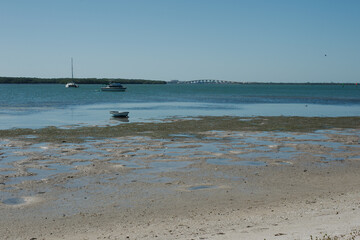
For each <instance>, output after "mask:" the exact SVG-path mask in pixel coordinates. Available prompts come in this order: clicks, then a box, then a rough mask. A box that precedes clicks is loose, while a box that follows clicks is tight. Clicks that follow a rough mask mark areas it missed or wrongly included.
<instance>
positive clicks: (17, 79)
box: [0, 77, 166, 84]
mask: <svg viewBox="0 0 360 240" xmlns="http://www.w3.org/2000/svg"><path fill="white" fill-rule="evenodd" d="M68 82H75V83H77V84H108V83H110V82H116V83H121V84H166V81H160V80H145V79H123V78H31V77H0V84H1V83H16V84H19V83H24V84H37V83H49V84H51V83H57V84H66V83H68Z"/></svg>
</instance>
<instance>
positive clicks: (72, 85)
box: [65, 82, 79, 88]
mask: <svg viewBox="0 0 360 240" xmlns="http://www.w3.org/2000/svg"><path fill="white" fill-rule="evenodd" d="M65 87H67V88H78V87H79V85H77V84H76V83H74V82H69V83H67V84H66V85H65Z"/></svg>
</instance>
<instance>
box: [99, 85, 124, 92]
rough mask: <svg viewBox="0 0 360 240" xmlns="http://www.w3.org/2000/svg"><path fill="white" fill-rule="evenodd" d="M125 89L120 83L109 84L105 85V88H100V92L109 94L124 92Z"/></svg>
mask: <svg viewBox="0 0 360 240" xmlns="http://www.w3.org/2000/svg"><path fill="white" fill-rule="evenodd" d="M125 89H126V87H124V86H123V85H121V84H120V83H110V84H109V85H106V87H102V88H101V91H109V92H124V91H125Z"/></svg>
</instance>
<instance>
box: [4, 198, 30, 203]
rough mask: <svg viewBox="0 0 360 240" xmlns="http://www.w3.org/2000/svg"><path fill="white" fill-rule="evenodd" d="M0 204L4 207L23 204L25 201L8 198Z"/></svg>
mask: <svg viewBox="0 0 360 240" xmlns="http://www.w3.org/2000/svg"><path fill="white" fill-rule="evenodd" d="M2 203H3V204H6V205H19V204H24V203H25V199H23V198H8V199H5V200H4V201H2Z"/></svg>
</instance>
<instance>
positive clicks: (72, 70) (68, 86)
mask: <svg viewBox="0 0 360 240" xmlns="http://www.w3.org/2000/svg"><path fill="white" fill-rule="evenodd" d="M71 79H74V65H73V59H72V58H71ZM65 87H67V88H78V87H79V85H77V84H76V83H74V81H73V82H69V83H67V84H66V85H65Z"/></svg>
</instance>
